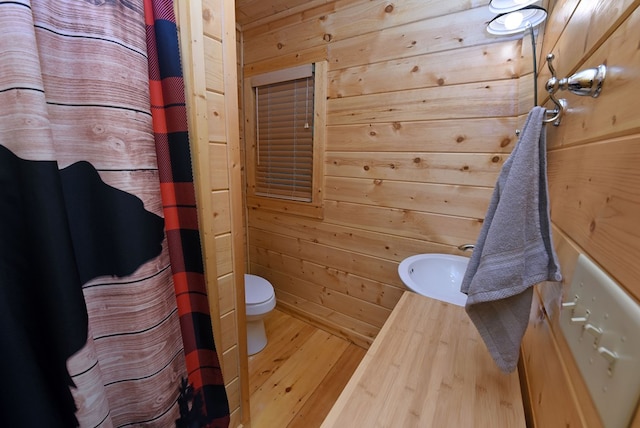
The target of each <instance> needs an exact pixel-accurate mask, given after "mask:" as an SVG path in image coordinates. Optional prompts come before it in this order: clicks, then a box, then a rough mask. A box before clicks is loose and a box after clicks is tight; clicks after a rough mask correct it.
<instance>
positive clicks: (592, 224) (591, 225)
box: [589, 220, 596, 233]
mask: <svg viewBox="0 0 640 428" xmlns="http://www.w3.org/2000/svg"><path fill="white" fill-rule="evenodd" d="M594 230H596V221H595V220H594V221H592V222H591V223H590V224H589V232H592V233H593V231H594Z"/></svg>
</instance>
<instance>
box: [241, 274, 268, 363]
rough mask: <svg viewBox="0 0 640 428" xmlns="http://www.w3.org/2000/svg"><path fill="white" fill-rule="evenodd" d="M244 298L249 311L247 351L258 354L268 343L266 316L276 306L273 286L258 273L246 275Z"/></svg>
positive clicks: (247, 311)
mask: <svg viewBox="0 0 640 428" xmlns="http://www.w3.org/2000/svg"><path fill="white" fill-rule="evenodd" d="M244 299H245V303H246V313H247V353H248V354H249V355H253V354H257V353H258V352H260V351H262V350H263V349H264V347H265V346H266V345H267V334H266V332H265V330H264V317H265V316H266V315H267V314H268V313H269V312H271V311H272V310H273V308H275V307H276V295H275V292H274V291H273V286H272V285H271V283H270V282H269V281H267V280H266V279H264V278H262V277H259V276H257V275H251V274H248V273H247V274H245V275H244Z"/></svg>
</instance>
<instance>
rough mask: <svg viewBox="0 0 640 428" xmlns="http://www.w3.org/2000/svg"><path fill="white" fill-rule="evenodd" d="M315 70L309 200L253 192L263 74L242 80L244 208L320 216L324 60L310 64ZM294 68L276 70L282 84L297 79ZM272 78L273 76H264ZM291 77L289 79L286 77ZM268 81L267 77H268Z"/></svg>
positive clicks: (324, 130) (324, 127)
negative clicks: (258, 92)
mask: <svg viewBox="0 0 640 428" xmlns="http://www.w3.org/2000/svg"><path fill="white" fill-rule="evenodd" d="M313 65H314V67H315V70H314V75H315V76H314V93H315V94H314V103H313V110H314V111H313V114H314V120H313V166H312V179H311V181H312V191H311V201H309V202H306V201H295V200H286V199H279V198H275V197H269V196H260V195H258V194H257V193H256V162H257V156H258V154H257V143H256V141H257V137H256V99H255V91H254V88H255V87H256V86H260V85H261V84H262V83H261V82H262V81H264V78H265V75H258V76H252V77H248V78H246V79H245V83H244V98H245V107H246V108H245V124H246V128H245V132H246V134H245V136H246V141H247V148H248V149H247V151H246V158H247V163H246V170H247V171H246V172H247V206H248V207H249V208H261V209H265V210H270V211H278V212H286V213H290V214H296V215H302V216H306V217H314V218H322V217H323V181H324V147H325V139H326V112H327V69H328V64H327V62H326V61H321V62H316V63H314V64H313ZM296 68H297V67H293V68H288V69H284V70H278V71H277V73H279V74H280V73H281V81H286V80H293V79H295V78H296V77H295V76H296V71H295V69H296ZM267 74H269V75H271V74H272V73H267ZM288 76H291V77H288ZM267 79H269V77H267Z"/></svg>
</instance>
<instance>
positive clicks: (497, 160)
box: [491, 156, 500, 163]
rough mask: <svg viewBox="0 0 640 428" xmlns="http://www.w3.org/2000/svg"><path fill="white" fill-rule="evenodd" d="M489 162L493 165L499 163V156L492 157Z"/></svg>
mask: <svg viewBox="0 0 640 428" xmlns="http://www.w3.org/2000/svg"><path fill="white" fill-rule="evenodd" d="M491 162H493V163H498V162H500V156H494V157H492V158H491Z"/></svg>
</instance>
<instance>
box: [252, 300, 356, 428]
mask: <svg viewBox="0 0 640 428" xmlns="http://www.w3.org/2000/svg"><path fill="white" fill-rule="evenodd" d="M265 328H266V331H267V338H268V342H267V346H266V348H265V349H263V350H262V351H261V352H259V353H257V354H256V355H253V356H250V357H249V385H250V391H251V427H252V428H285V427H286V428H297V427H300V428H313V427H319V426H320V424H322V421H323V420H324V418H325V417H326V415H327V414H328V413H329V410H330V409H331V407H332V406H333V403H334V402H335V401H336V400H337V398H338V396H339V395H340V392H342V389H343V388H344V386H345V385H346V384H347V381H348V380H349V378H351V375H352V374H353V372H354V371H355V369H356V367H358V364H359V363H360V360H362V358H363V357H364V354H365V353H366V350H364V349H362V348H360V347H359V346H356V345H354V344H352V343H349V342H347V341H346V340H344V339H342V338H339V337H337V336H334V335H332V334H330V333H327V332H325V331H323V330H320V329H318V328H316V327H314V326H312V325H310V324H307V323H306V322H304V321H301V320H299V319H297V318H294V317H292V316H290V315H288V314H286V313H284V312H282V311H279V310H278V309H276V310H274V311H272V312H271V313H270V314H269V315H267V317H266V319H265Z"/></svg>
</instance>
